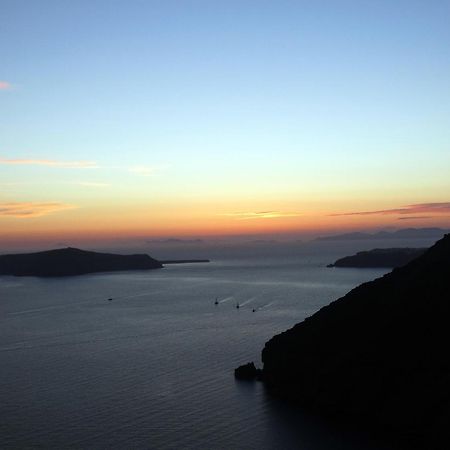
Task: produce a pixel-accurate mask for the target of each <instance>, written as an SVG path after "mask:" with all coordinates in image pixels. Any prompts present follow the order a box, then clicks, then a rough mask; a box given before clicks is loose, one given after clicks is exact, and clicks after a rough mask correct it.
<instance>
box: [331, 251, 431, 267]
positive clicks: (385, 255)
mask: <svg viewBox="0 0 450 450" xmlns="http://www.w3.org/2000/svg"><path fill="white" fill-rule="evenodd" d="M425 250H426V249H425V248H375V249H373V250H367V251H363V252H358V253H356V254H355V255H352V256H345V257H344V258H340V259H338V260H337V261H336V262H335V263H334V264H329V265H328V266H327V267H355V268H361V269H365V268H378V267H379V268H395V267H401V266H404V265H405V264H407V263H409V262H410V261H412V260H413V259H415V258H417V257H418V256H420V255H422V254H423V253H424V252H425Z"/></svg>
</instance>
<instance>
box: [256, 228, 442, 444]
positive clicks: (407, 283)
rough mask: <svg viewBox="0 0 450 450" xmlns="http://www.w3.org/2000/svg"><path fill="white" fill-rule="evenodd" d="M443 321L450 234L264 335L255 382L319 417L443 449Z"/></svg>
mask: <svg viewBox="0 0 450 450" xmlns="http://www.w3.org/2000/svg"><path fill="white" fill-rule="evenodd" d="M449 321H450V234H449V235H446V236H445V237H444V238H443V239H441V240H440V241H438V242H437V243H436V244H435V245H434V246H433V247H431V248H430V249H429V250H427V251H426V252H425V253H424V254H423V255H422V256H419V257H418V258H417V259H415V260H413V261H411V262H410V263H409V264H407V265H406V266H404V267H401V268H398V269H394V270H393V271H392V272H391V273H389V274H387V275H384V276H383V277H381V278H378V279H376V280H374V281H371V282H369V283H364V284H362V285H360V286H358V287H357V288H355V289H353V290H352V291H350V292H349V293H348V294H347V295H345V296H344V297H342V298H340V299H339V300H336V301H334V302H333V303H331V304H330V305H328V306H326V307H324V308H322V309H321V310H320V311H318V312H317V313H316V314H314V315H313V316H311V317H309V318H307V319H306V320H305V321H303V322H302V323H299V324H297V325H295V326H294V327H293V328H291V329H290V330H288V331H285V332H284V333H281V334H279V335H277V336H275V337H273V338H272V339H271V340H270V341H269V342H267V343H266V345H265V347H264V350H263V352H262V360H263V363H264V368H263V379H264V381H265V383H266V385H267V386H268V387H269V388H270V389H271V390H272V392H275V393H277V394H279V395H281V396H284V397H286V398H288V399H290V400H293V401H297V402H300V403H301V404H303V405H307V406H309V407H310V408H312V409H314V410H316V411H319V412H320V413H324V414H327V415H331V416H333V417H339V418H343V417H344V418H345V417H346V418H348V419H351V420H360V421H363V423H366V424H371V425H373V426H375V427H377V429H378V430H389V431H391V432H393V433H395V435H396V436H400V437H401V438H402V439H404V440H406V441H407V442H409V443H412V442H413V443H414V445H416V446H418V447H419V448H426V449H444V448H445V449H449V448H450V352H449V344H448V343H449V342H450V326H449ZM411 446H412V444H411ZM409 448H411V447H409Z"/></svg>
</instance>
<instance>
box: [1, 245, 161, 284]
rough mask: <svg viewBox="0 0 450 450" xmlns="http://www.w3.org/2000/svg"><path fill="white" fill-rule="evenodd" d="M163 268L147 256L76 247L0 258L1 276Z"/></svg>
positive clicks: (81, 273)
mask: <svg viewBox="0 0 450 450" xmlns="http://www.w3.org/2000/svg"><path fill="white" fill-rule="evenodd" d="M161 267H163V266H162V264H161V263H160V262H159V261H157V260H156V259H153V258H151V257H150V256H148V255H115V254H111V253H97V252H89V251H85V250H79V249H76V248H70V247H69V248H64V249H58V250H49V251H45V252H37V253H22V254H16V255H0V275H15V276H38V277H62V276H70V275H83V274H87V273H94V272H110V271H122V270H148V269H158V268H161Z"/></svg>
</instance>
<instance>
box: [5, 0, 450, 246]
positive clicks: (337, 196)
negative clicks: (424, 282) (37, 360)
mask: <svg viewBox="0 0 450 450" xmlns="http://www.w3.org/2000/svg"><path fill="white" fill-rule="evenodd" d="M19 3H20V2H19ZM19 3H17V4H16V3H14V2H8V3H7V6H6V8H3V10H2V16H3V18H2V22H3V23H2V27H1V28H0V47H2V62H3V64H2V69H1V70H3V72H1V73H0V79H1V80H2V81H0V111H1V112H2V121H1V123H0V227H1V233H0V245H2V246H8V243H9V242H11V240H15V241H16V240H20V239H21V238H23V239H25V238H26V239H36V240H38V239H44V238H45V239H47V240H52V239H53V238H55V239H56V238H57V239H70V238H73V237H74V236H76V237H77V238H80V239H81V238H83V237H84V236H89V237H90V238H92V237H95V238H96V239H98V240H100V241H101V240H102V239H115V238H121V239H125V238H134V237H138V236H147V237H151V236H227V235H229V236H236V235H240V234H246V235H247V234H255V235H265V234H267V235H274V234H277V235H280V236H286V237H288V236H296V235H298V236H300V237H301V236H302V235H305V236H306V235H307V236H312V235H320V234H323V233H327V232H336V231H339V230H341V231H346V230H365V229H368V230H378V229H384V228H390V229H395V228H406V227H432V226H433V227H434V226H439V227H444V228H446V227H447V228H448V227H450V206H449V205H450V204H449V200H450V177H449V176H448V175H449V169H450V148H449V145H450V127H449V126H448V118H449V117H450V109H449V105H450V101H449V100H450V97H449V96H450V89H449V87H450V85H449V77H448V76H443V74H446V75H448V73H450V51H449V47H448V42H449V39H450V32H449V28H448V22H447V20H445V17H448V14H449V5H448V3H446V2H434V3H433V7H430V6H428V5H425V4H424V3H420V2H413V4H411V3H410V2H402V1H401V2H395V5H394V4H392V3H391V2H381V3H380V2H377V4H376V5H375V4H374V5H372V4H370V5H369V4H364V5H361V4H359V3H354V4H352V2H350V4H346V5H345V6H343V5H338V4H337V3H334V2H329V3H327V6H326V7H324V6H321V7H319V6H314V5H313V4H307V3H304V2H299V3H297V4H292V3H284V4H283V2H282V4H281V5H280V4H277V5H275V3H272V2H263V3H259V2H258V7H257V8H254V6H255V5H256V4H254V3H253V2H231V3H228V2H227V3H226V4H222V5H219V4H215V5H214V6H208V8H206V7H205V5H204V4H203V3H202V2H194V3H191V2H186V3H185V2H163V3H159V2H131V4H130V5H129V4H126V3H122V2H118V3H117V4H116V5H115V8H109V7H108V6H109V5H108V2H103V1H100V2H96V7H97V8H100V9H101V10H102V11H103V13H102V14H103V19H104V20H102V22H101V23H99V22H98V16H97V14H95V13H94V12H93V10H91V9H89V8H88V6H87V3H86V2H72V3H69V4H65V5H64V7H63V6H61V5H59V4H58V3H57V2H44V3H48V5H49V6H51V7H49V8H47V9H46V11H47V13H46V14H45V15H41V16H39V17H40V20H38V21H35V20H34V17H36V15H39V14H40V8H41V6H42V5H41V3H42V2H39V4H38V3H29V4H27V7H26V8H21V7H20V6H19ZM19 18H20V20H19ZM231 28H232V30H233V31H232V32H230V29H231ZM379 29H383V30H384V31H383V35H382V36H378V38H377V39H374V38H373V36H374V35H376V31H377V30H379ZM117 30H122V32H121V33H117ZM430 30H432V32H430ZM36 35H39V36H40V39H39V40H36V39H35V36H36ZM19 36H20V39H19V38H18V37H19ZM18 55H21V56H20V57H18ZM30 67H33V68H34V71H33V70H30ZM53 240H54V239H53Z"/></svg>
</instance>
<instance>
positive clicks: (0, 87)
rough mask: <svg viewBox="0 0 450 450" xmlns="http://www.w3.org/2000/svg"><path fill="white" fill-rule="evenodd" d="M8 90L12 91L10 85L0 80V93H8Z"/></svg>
mask: <svg viewBox="0 0 450 450" xmlns="http://www.w3.org/2000/svg"><path fill="white" fill-rule="evenodd" d="M9 89H12V84H11V83H8V82H7V81H1V80H0V91H8V90H9Z"/></svg>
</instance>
